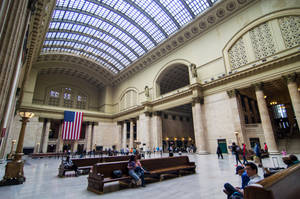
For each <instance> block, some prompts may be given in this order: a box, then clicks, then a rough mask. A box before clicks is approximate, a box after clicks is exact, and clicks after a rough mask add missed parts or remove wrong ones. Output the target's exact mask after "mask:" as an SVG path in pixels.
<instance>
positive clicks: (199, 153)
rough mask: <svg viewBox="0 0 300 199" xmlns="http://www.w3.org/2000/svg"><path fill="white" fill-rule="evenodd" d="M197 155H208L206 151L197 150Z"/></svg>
mask: <svg viewBox="0 0 300 199" xmlns="http://www.w3.org/2000/svg"><path fill="white" fill-rule="evenodd" d="M196 153H197V154H198V155H208V152H207V151H197V152H196Z"/></svg>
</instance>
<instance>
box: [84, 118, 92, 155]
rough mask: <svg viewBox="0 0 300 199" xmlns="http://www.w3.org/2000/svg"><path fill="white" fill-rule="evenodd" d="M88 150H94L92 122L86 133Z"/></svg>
mask: <svg viewBox="0 0 300 199" xmlns="http://www.w3.org/2000/svg"><path fill="white" fill-rule="evenodd" d="M85 141H86V142H85V143H86V144H85V146H86V147H85V148H86V152H89V151H92V124H91V123H88V125H87V127H86V134H85Z"/></svg>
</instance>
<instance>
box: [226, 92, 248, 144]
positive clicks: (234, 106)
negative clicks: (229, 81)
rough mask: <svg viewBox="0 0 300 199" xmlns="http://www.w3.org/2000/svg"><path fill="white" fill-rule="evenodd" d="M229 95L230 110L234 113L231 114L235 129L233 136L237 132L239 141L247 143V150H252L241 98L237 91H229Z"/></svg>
mask: <svg viewBox="0 0 300 199" xmlns="http://www.w3.org/2000/svg"><path fill="white" fill-rule="evenodd" d="M227 95H228V97H229V101H230V108H231V111H232V112H231V114H232V121H233V128H234V129H233V131H232V135H233V134H235V132H237V139H240V141H241V143H245V144H246V146H247V148H250V141H249V140H248V138H247V135H246V133H245V120H244V110H243V107H242V104H241V97H240V95H239V94H238V91H237V90H229V91H227ZM235 136H236V135H235ZM237 143H238V140H237Z"/></svg>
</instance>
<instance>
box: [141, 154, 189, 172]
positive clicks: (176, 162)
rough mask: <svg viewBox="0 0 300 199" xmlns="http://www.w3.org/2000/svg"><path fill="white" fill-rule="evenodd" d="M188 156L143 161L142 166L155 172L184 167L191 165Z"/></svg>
mask: <svg viewBox="0 0 300 199" xmlns="http://www.w3.org/2000/svg"><path fill="white" fill-rule="evenodd" d="M189 162H190V161H189V157H188V156H176V157H165V158H153V159H145V160H141V164H142V166H143V167H144V168H145V169H146V170H147V171H153V170H157V169H164V168H170V167H175V166H184V165H188V164H189Z"/></svg>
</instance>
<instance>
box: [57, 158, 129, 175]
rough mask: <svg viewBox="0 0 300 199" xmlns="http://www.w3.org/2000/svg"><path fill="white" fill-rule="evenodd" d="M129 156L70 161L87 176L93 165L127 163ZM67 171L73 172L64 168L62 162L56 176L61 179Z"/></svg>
mask: <svg viewBox="0 0 300 199" xmlns="http://www.w3.org/2000/svg"><path fill="white" fill-rule="evenodd" d="M129 158H130V156H109V157H99V158H78V159H72V162H73V164H74V165H76V166H77V168H78V170H82V171H84V172H83V173H82V174H88V173H89V170H90V169H91V168H92V166H93V165H94V164H97V163H102V162H117V161H128V160H129ZM67 171H73V170H72V169H68V168H65V166H64V164H63V160H62V161H61V164H60V165H59V168H58V176H59V177H63V176H65V173H66V172H67Z"/></svg>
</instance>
